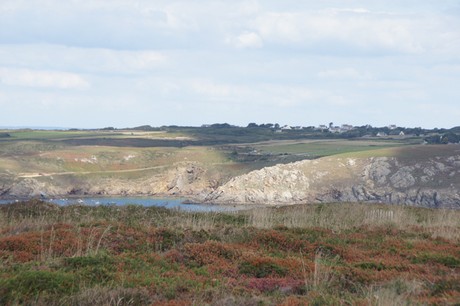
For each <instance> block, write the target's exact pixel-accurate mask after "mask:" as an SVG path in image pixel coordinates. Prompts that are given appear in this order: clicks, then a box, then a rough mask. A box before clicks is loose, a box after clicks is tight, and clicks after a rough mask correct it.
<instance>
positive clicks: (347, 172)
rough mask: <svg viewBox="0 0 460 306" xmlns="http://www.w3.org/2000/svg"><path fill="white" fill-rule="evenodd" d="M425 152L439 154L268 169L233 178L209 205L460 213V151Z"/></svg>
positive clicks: (406, 153)
mask: <svg viewBox="0 0 460 306" xmlns="http://www.w3.org/2000/svg"><path fill="white" fill-rule="evenodd" d="M424 150H429V151H430V150H431V151H433V149H432V148H429V147H426V148H424V147H418V148H411V149H404V150H402V151H401V152H397V154H394V155H395V156H391V157H385V156H383V157H357V158H351V157H346V156H342V157H340V156H334V157H327V158H322V159H317V160H305V161H300V162H296V163H292V164H287V165H277V166H274V167H268V168H264V169H261V170H257V171H253V172H250V173H248V174H246V175H243V176H240V177H236V178H233V179H232V180H230V181H229V182H228V183H226V184H224V185H223V186H220V187H219V188H217V189H216V190H215V191H213V192H212V193H211V194H209V196H208V197H207V198H206V201H207V202H210V203H226V204H227V203H253V204H268V205H279V204H300V203H321V202H358V201H360V202H376V203H388V204H402V205H415V206H424V207H449V208H460V151H459V146H452V147H450V148H448V150H447V152H446V150H443V151H442V152H440V153H441V154H439V155H436V153H437V152H436V151H433V152H425V151H424ZM446 153H449V154H446ZM358 156H359V155H358Z"/></svg>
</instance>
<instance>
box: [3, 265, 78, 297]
mask: <svg viewBox="0 0 460 306" xmlns="http://www.w3.org/2000/svg"><path fill="white" fill-rule="evenodd" d="M0 285H1V286H0V304H9V303H11V302H18V303H19V304H23V303H24V304H26V302H27V301H28V300H31V299H38V298H40V297H41V298H46V297H52V296H62V295H68V294H71V293H73V292H75V291H76V290H77V289H78V288H77V287H76V285H75V278H74V276H73V275H70V274H67V273H62V272H50V271H24V272H21V273H19V274H18V275H17V276H16V277H14V278H11V279H9V280H7V281H3V282H1V283H0Z"/></svg>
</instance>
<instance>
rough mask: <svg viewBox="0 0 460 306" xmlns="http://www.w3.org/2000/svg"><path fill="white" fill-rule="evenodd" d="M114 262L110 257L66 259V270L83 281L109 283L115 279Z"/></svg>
mask: <svg viewBox="0 0 460 306" xmlns="http://www.w3.org/2000/svg"><path fill="white" fill-rule="evenodd" d="M114 263H115V262H114V260H113V259H112V258H110V257H109V256H83V257H72V258H65V259H64V269H65V270H66V271H68V272H73V273H75V275H77V276H78V277H79V278H80V280H81V281H83V280H84V281H85V282H90V283H99V284H100V283H107V282H109V281H110V280H112V279H113V274H114V272H115V265H114Z"/></svg>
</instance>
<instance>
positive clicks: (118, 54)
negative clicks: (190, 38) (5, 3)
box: [0, 44, 168, 74]
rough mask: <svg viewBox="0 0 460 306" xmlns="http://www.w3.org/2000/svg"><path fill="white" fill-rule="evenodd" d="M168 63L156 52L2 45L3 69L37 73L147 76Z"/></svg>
mask: <svg viewBox="0 0 460 306" xmlns="http://www.w3.org/2000/svg"><path fill="white" fill-rule="evenodd" d="M167 62H168V57H167V56H166V55H165V54H164V53H163V52H158V51H154V50H140V51H129V50H112V49H102V48H78V47H67V46H62V45H44V44H30V45H19V46H18V45H3V46H2V45H0V66H16V67H27V68H28V67H33V68H34V69H36V70H40V69H49V68H50V67H52V69H53V70H65V71H66V70H69V69H70V70H73V71H83V72H85V73H88V72H90V73H96V74H97V73H120V74H135V73H146V72H150V71H152V70H155V69H158V68H159V67H161V66H162V65H164V64H165V63H167Z"/></svg>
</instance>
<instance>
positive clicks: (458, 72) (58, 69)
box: [0, 0, 460, 128]
mask: <svg viewBox="0 0 460 306" xmlns="http://www.w3.org/2000/svg"><path fill="white" fill-rule="evenodd" d="M0 109H1V111H0V126H59V127H68V128H100V127H108V126H112V127H117V128H123V127H134V126H139V125H152V126H162V125H191V126H200V125H202V124H210V123H224V122H226V123H230V124H235V125H241V126H246V125H247V124H248V123H251V122H255V123H258V124H261V123H279V124H290V125H301V126H317V125H320V124H329V122H334V123H335V124H345V123H346V124H352V125H365V124H371V125H372V126H387V125H389V124H396V125H398V126H402V127H424V128H434V127H438V128H449V127H453V126H458V125H460V1H458V0H387V1H381V0H378V1H377V0H366V1H360V0H335V1H334V0H323V1H320V0H303V1H299V0H283V1H279V0H260V1H257V0H247V1H242V0H232V1H228V0H225V1H223V0H221V1H219V0H213V1H211V0H164V1H163V0H86V1H85V0H0Z"/></svg>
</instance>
